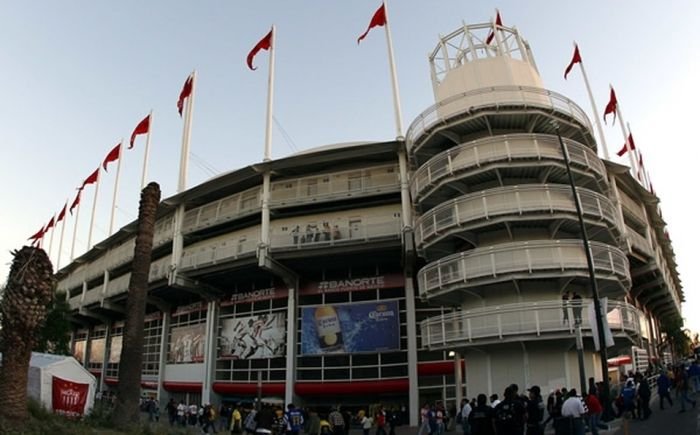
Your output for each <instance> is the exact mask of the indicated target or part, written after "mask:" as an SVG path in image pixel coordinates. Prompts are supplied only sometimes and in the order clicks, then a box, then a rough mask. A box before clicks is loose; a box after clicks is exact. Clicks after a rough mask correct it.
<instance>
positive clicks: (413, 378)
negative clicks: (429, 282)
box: [405, 275, 420, 426]
mask: <svg viewBox="0 0 700 435" xmlns="http://www.w3.org/2000/svg"><path fill="white" fill-rule="evenodd" d="M405 289H406V335H407V342H408V343H407V347H408V349H407V351H408V410H409V416H410V419H409V424H410V425H411V426H418V425H419V421H418V417H419V412H418V410H419V409H420V403H418V338H417V334H416V327H417V325H416V296H415V292H414V289H413V277H412V276H410V275H408V276H406V283H405Z"/></svg>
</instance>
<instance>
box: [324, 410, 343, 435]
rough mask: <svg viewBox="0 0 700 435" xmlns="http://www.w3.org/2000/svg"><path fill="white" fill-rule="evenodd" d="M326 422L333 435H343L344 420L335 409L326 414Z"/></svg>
mask: <svg viewBox="0 0 700 435" xmlns="http://www.w3.org/2000/svg"><path fill="white" fill-rule="evenodd" d="M328 422H329V423H330V424H331V430H332V431H333V435H345V420H344V419H343V414H341V413H340V411H339V410H338V409H337V408H334V409H332V410H331V413H330V414H328Z"/></svg>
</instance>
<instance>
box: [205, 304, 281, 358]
mask: <svg viewBox="0 0 700 435" xmlns="http://www.w3.org/2000/svg"><path fill="white" fill-rule="evenodd" d="M286 326H287V316H286V314H285V313H284V312H279V313H272V314H260V315H257V316H250V317H236V318H233V319H224V320H222V321H221V337H220V339H219V345H220V346H221V356H222V357H224V358H234V359H258V358H275V357H282V356H285V343H286V341H287V337H286V330H287V328H286Z"/></svg>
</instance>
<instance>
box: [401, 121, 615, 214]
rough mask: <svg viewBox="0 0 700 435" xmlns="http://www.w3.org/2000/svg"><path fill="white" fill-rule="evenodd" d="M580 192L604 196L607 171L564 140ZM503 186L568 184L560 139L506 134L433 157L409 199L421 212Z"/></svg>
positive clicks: (582, 149) (582, 148)
mask: <svg viewBox="0 0 700 435" xmlns="http://www.w3.org/2000/svg"><path fill="white" fill-rule="evenodd" d="M564 144H565V147H566V149H567V150H568V154H569V159H570V163H571V169H572V173H573V175H574V181H575V183H576V185H577V186H578V187H587V188H589V189H591V190H594V191H597V192H600V193H606V192H607V191H608V184H607V180H606V172H605V166H604V165H603V162H602V161H601V160H600V159H599V158H598V157H597V156H596V154H595V152H594V151H593V150H591V149H590V148H587V147H586V146H584V145H582V144H580V143H578V142H574V141H572V140H568V139H567V140H564ZM504 180H534V181H536V182H538V183H542V184H544V183H552V184H555V183H556V184H568V183H569V180H568V176H567V172H566V164H565V162H564V156H563V155H562V152H561V147H560V145H559V141H558V139H557V137H556V136H549V135H541V134H508V135H500V136H493V137H486V138H483V139H478V140H475V141H471V142H466V143H462V144H460V145H456V146H455V147H454V148H450V149H448V150H446V151H444V152H441V153H440V154H438V155H436V156H434V157H433V158H431V159H430V160H428V161H427V162H426V163H425V164H423V165H422V166H421V167H420V168H418V170H417V171H416V173H415V174H414V176H413V180H412V183H411V194H412V197H413V200H414V202H416V203H418V204H420V205H421V207H422V208H423V209H425V208H429V207H430V206H431V205H435V204H437V203H440V202H442V201H444V200H446V199H449V198H452V197H453V196H454V194H455V193H460V192H461V193H465V192H471V191H473V189H474V186H479V185H497V184H506V182H505V181H504Z"/></svg>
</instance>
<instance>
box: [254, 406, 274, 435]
mask: <svg viewBox="0 0 700 435" xmlns="http://www.w3.org/2000/svg"><path fill="white" fill-rule="evenodd" d="M254 419H255V433H256V434H258V435H271V434H272V426H273V424H274V422H275V411H274V410H273V409H272V407H271V406H270V405H268V404H264V405H263V406H262V408H261V409H260V411H258V412H257V413H256V414H255V416H254Z"/></svg>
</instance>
